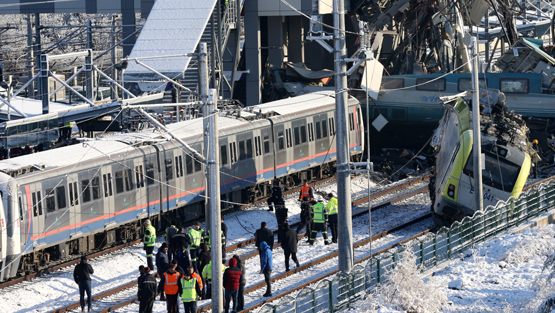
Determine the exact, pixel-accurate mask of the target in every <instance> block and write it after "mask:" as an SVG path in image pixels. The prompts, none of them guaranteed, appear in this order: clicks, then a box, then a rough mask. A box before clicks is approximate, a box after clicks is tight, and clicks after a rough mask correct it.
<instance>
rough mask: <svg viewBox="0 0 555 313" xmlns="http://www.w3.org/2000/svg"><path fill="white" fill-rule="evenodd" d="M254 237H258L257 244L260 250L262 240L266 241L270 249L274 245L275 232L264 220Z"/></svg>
mask: <svg viewBox="0 0 555 313" xmlns="http://www.w3.org/2000/svg"><path fill="white" fill-rule="evenodd" d="M254 237H255V238H256V242H255V245H256V247H257V248H258V250H260V245H261V243H262V242H266V244H268V246H269V247H270V249H273V247H274V232H272V231H271V230H269V229H268V228H266V222H262V223H261V224H260V229H258V230H256V232H255V233H254Z"/></svg>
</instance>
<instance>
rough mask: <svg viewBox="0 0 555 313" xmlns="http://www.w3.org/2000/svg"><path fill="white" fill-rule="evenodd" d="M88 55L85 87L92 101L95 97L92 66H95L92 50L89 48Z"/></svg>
mask: <svg viewBox="0 0 555 313" xmlns="http://www.w3.org/2000/svg"><path fill="white" fill-rule="evenodd" d="M87 51H88V55H87V56H85V89H86V94H87V99H89V100H90V101H91V102H94V99H93V88H94V86H93V77H92V74H93V73H92V67H93V60H92V50H91V49H89V50H87Z"/></svg>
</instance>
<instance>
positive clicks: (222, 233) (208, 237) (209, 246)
mask: <svg viewBox="0 0 555 313" xmlns="http://www.w3.org/2000/svg"><path fill="white" fill-rule="evenodd" d="M220 232H221V235H222V246H223V245H224V244H225V236H224V231H223V230H222V231H220ZM206 234H207V235H206V237H204V242H206V245H207V246H208V248H212V244H210V231H207V232H206Z"/></svg>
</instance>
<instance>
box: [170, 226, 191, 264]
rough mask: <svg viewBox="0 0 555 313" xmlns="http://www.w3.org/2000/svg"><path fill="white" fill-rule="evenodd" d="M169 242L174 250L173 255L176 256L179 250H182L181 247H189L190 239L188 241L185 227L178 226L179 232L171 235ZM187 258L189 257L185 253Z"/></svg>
mask: <svg viewBox="0 0 555 313" xmlns="http://www.w3.org/2000/svg"><path fill="white" fill-rule="evenodd" d="M171 243H172V247H173V250H174V253H173V256H174V257H176V256H177V255H178V254H179V253H180V252H183V248H185V251H187V248H189V244H190V241H189V236H187V234H185V227H181V228H179V232H178V233H177V234H175V235H173V237H172V241H171ZM187 258H189V255H188V254H187Z"/></svg>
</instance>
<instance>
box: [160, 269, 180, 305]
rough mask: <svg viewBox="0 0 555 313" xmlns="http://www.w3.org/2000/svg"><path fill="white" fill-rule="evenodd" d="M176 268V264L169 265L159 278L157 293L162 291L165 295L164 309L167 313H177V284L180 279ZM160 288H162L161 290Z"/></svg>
mask: <svg viewBox="0 0 555 313" xmlns="http://www.w3.org/2000/svg"><path fill="white" fill-rule="evenodd" d="M176 268H177V263H171V264H170V267H169V268H168V270H167V271H166V272H164V274H163V275H161V276H160V285H159V287H158V292H162V290H163V291H164V293H165V294H166V308H167V309H168V313H177V312H179V306H178V303H177V296H178V287H177V282H178V281H179V279H180V278H181V274H180V273H179V272H177V271H176ZM160 286H163V288H162V290H161V288H160Z"/></svg>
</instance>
